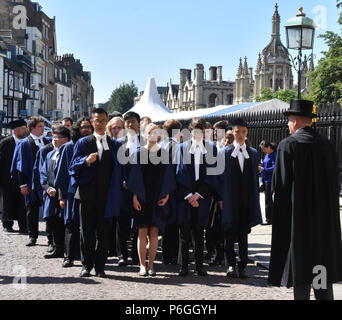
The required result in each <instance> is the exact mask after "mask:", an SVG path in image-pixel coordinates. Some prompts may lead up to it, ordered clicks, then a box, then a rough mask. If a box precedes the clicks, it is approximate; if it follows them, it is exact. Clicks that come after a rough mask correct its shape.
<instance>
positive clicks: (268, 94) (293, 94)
mask: <svg viewBox="0 0 342 320" xmlns="http://www.w3.org/2000/svg"><path fill="white" fill-rule="evenodd" d="M297 97H298V94H297V91H296V90H295V89H291V90H282V91H276V92H274V93H272V91H271V89H270V88H265V89H263V90H261V96H260V97H257V98H256V101H269V100H272V99H279V100H282V101H285V102H287V103H290V102H291V100H292V99H297Z"/></svg>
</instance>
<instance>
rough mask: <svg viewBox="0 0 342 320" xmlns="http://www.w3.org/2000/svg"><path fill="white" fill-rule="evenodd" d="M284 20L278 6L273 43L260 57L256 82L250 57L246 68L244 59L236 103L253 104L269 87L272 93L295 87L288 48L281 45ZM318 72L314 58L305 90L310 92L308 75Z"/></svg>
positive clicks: (304, 81)
mask: <svg viewBox="0 0 342 320" xmlns="http://www.w3.org/2000/svg"><path fill="white" fill-rule="evenodd" d="M280 26H281V18H280V15H279V12H278V4H276V6H275V12H274V14H273V17H272V34H271V41H270V42H269V44H268V45H267V46H266V47H265V48H264V50H263V51H262V53H260V54H259V58H258V63H257V66H256V70H255V75H254V79H253V72H252V69H251V68H249V67H248V62H247V57H246V58H245V63H244V65H242V59H240V64H239V68H238V72H237V76H236V81H235V99H234V103H243V102H252V101H255V99H256V97H258V96H260V95H261V92H262V90H263V89H265V88H270V89H271V92H276V91H279V90H288V89H293V88H294V80H293V74H292V63H291V60H290V54H289V51H288V49H287V48H286V47H285V46H284V45H283V43H282V42H281V37H280ZM313 70H314V64H313V57H312V55H311V59H310V63H309V66H308V65H305V66H304V70H303V73H302V79H301V82H302V88H303V89H304V91H306V92H308V90H309V86H310V79H309V76H308V72H311V71H313Z"/></svg>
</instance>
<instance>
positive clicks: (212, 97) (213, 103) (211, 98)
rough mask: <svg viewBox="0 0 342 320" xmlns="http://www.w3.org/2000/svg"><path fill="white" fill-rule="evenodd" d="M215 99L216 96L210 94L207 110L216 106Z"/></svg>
mask: <svg viewBox="0 0 342 320" xmlns="http://www.w3.org/2000/svg"><path fill="white" fill-rule="evenodd" d="M216 99H217V95H216V94H215V93H212V94H211V95H210V96H209V104H208V107H209V108H212V107H215V106H216Z"/></svg>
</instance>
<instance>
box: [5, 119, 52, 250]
mask: <svg viewBox="0 0 342 320" xmlns="http://www.w3.org/2000/svg"><path fill="white" fill-rule="evenodd" d="M27 125H28V128H29V131H30V135H29V136H28V137H27V138H25V139H24V140H23V141H22V142H21V143H19V144H17V146H16V149H15V152H14V156H13V162H12V167H11V174H12V176H13V177H14V176H17V177H18V182H19V186H20V189H21V193H22V195H24V197H25V204H26V219H27V220H26V221H27V229H28V234H29V242H28V243H27V244H26V246H28V247H31V246H35V245H36V242H37V238H38V221H39V207H40V206H41V205H42V203H41V202H40V196H39V194H38V193H37V192H36V190H34V174H33V168H34V164H35V161H36V155H37V152H38V151H39V149H40V148H43V147H44V146H45V145H47V144H49V142H50V141H49V140H48V139H47V138H45V137H44V136H43V135H44V119H42V118H40V117H31V118H30V119H29V121H28V124H27Z"/></svg>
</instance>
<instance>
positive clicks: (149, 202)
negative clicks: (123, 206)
mask: <svg viewBox="0 0 342 320" xmlns="http://www.w3.org/2000/svg"><path fill="white" fill-rule="evenodd" d="M143 152H144V153H147V154H148V155H151V153H150V152H149V151H147V149H141V150H139V151H137V152H136V153H135V154H134V156H133V157H134V158H135V159H136V160H137V161H136V164H133V165H132V166H131V170H130V174H129V177H128V181H127V187H128V189H129V190H130V191H131V192H132V194H135V195H137V197H138V199H139V202H140V204H141V206H142V211H141V212H137V211H135V218H136V222H137V224H138V227H141V228H142V227H147V228H149V227H157V228H158V229H159V230H161V231H164V229H165V226H166V225H167V224H168V223H169V221H172V220H173V219H174V217H173V215H174V211H173V210H172V209H171V207H170V199H169V201H168V203H167V204H166V205H165V206H164V207H159V206H158V204H157V203H158V201H159V200H162V199H164V198H165V197H166V196H167V195H171V194H172V193H173V192H174V191H175V190H176V188H177V186H176V179H175V174H174V169H173V167H172V165H171V164H164V163H160V164H156V165H154V164H152V163H151V162H150V161H148V164H141V161H140V160H141V154H142V153H143ZM153 155H156V153H152V156H153ZM157 156H158V157H162V158H164V159H168V158H169V154H168V151H167V150H165V149H161V150H159V151H158V153H157ZM167 162H168V161H167Z"/></svg>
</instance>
